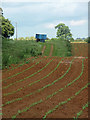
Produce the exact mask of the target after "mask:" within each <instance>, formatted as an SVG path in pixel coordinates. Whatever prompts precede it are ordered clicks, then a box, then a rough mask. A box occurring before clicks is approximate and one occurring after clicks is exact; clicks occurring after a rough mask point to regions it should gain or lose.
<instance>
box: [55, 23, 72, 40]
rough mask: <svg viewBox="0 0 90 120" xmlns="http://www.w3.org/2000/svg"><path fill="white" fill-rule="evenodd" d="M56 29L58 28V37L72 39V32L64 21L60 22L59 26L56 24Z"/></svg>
mask: <svg viewBox="0 0 90 120" xmlns="http://www.w3.org/2000/svg"><path fill="white" fill-rule="evenodd" d="M55 29H57V36H56V37H58V38H62V39H67V40H70V39H71V38H72V34H71V32H70V29H69V27H68V26H66V25H65V24H64V23H60V24H58V25H57V26H55Z"/></svg>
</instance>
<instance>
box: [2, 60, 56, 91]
mask: <svg viewBox="0 0 90 120" xmlns="http://www.w3.org/2000/svg"><path fill="white" fill-rule="evenodd" d="M53 60H54V59H52V60H50V62H48V63H47V64H46V65H45V66H44V67H43V68H41V69H40V70H38V71H37V72H35V73H33V74H31V75H29V76H27V77H25V78H23V79H21V80H18V81H15V82H13V83H10V84H9V85H7V86H5V87H3V88H2V89H7V88H9V87H10V86H12V85H14V84H16V83H19V82H22V81H24V80H26V79H27V78H30V77H32V76H34V75H36V74H37V73H39V72H40V71H42V70H43V69H44V68H46V67H47V66H48V65H49V64H50V63H51V62H52V61H53Z"/></svg>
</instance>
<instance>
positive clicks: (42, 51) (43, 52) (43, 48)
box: [42, 45, 46, 55]
mask: <svg viewBox="0 0 90 120" xmlns="http://www.w3.org/2000/svg"><path fill="white" fill-rule="evenodd" d="M45 49H46V45H44V47H43V49H42V55H43V54H44V51H45Z"/></svg>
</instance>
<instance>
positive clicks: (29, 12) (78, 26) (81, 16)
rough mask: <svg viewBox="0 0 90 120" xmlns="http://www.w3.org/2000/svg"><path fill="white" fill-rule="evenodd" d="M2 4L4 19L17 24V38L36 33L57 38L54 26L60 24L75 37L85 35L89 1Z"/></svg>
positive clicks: (39, 0) (13, 0)
mask: <svg viewBox="0 0 90 120" xmlns="http://www.w3.org/2000/svg"><path fill="white" fill-rule="evenodd" d="M2 1H3V2H2V8H3V12H4V16H5V18H8V19H9V20H11V22H12V24H13V25H14V26H15V22H17V25H18V37H26V36H28V37H30V36H34V35H35V34H36V33H47V35H48V37H50V38H52V37H56V30H55V26H56V25H57V24H59V23H61V22H63V23H65V24H66V25H67V26H69V28H70V29H71V32H72V34H73V37H74V38H77V37H87V36H88V0H2ZM23 2H24V3H23ZM14 37H15V35H14Z"/></svg>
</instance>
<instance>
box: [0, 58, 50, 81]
mask: <svg viewBox="0 0 90 120" xmlns="http://www.w3.org/2000/svg"><path fill="white" fill-rule="evenodd" d="M44 59H48V58H44ZM42 60H43V59H41V60H38V62H36V63H35V64H33V65H32V66H30V67H28V68H26V69H25V70H23V71H21V72H18V73H16V74H14V75H12V76H9V77H7V78H5V79H3V80H2V81H5V80H7V79H10V78H12V77H15V76H17V75H19V74H21V73H23V72H25V71H27V70H29V69H30V68H33V67H34V66H35V65H37V64H39V63H40V62H41V61H42ZM28 63H29V62H28ZM23 65H24V64H23ZM18 67H20V66H18ZM18 67H17V68H18Z"/></svg>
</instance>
